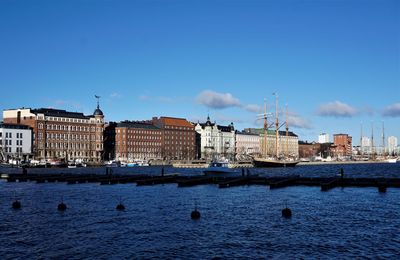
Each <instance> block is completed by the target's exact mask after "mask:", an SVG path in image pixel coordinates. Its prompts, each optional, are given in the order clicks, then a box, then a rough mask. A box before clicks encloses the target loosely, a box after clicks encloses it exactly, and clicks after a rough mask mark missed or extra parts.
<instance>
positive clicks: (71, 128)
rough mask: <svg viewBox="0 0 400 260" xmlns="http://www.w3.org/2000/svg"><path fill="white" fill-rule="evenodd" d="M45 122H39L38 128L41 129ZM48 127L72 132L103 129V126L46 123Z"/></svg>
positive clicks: (48, 128)
mask: <svg viewBox="0 0 400 260" xmlns="http://www.w3.org/2000/svg"><path fill="white" fill-rule="evenodd" d="M43 127H44V124H42V123H39V124H38V128H39V129H43ZM46 129H47V130H59V131H72V132H75V131H76V132H89V131H91V132H94V131H96V130H97V131H98V132H100V131H102V128H101V127H97V128H96V127H94V126H92V127H89V126H74V125H72V126H71V125H51V124H50V125H46Z"/></svg>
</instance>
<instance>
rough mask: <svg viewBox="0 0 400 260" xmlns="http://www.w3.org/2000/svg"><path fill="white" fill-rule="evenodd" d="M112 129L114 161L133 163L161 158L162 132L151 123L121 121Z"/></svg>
mask: <svg viewBox="0 0 400 260" xmlns="http://www.w3.org/2000/svg"><path fill="white" fill-rule="evenodd" d="M114 127H115V159H116V160H118V161H124V162H134V161H135V160H152V159H160V158H162V130H161V129H160V128H159V127H157V126H155V125H153V124H152V123H151V122H133V121H123V122H121V123H118V124H116V125H114ZM108 131H109V130H108ZM110 132H112V131H110Z"/></svg>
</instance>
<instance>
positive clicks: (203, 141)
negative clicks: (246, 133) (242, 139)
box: [195, 116, 235, 159]
mask: <svg viewBox="0 0 400 260" xmlns="http://www.w3.org/2000/svg"><path fill="white" fill-rule="evenodd" d="M195 131H196V132H197V133H198V134H199V135H200V150H201V157H202V158H205V159H211V158H222V157H224V158H227V159H233V157H234V154H235V129H234V127H233V123H231V124H230V125H228V126H221V125H217V124H216V123H215V122H214V123H211V121H210V117H209V116H208V117H207V122H205V123H197V124H196V126H195Z"/></svg>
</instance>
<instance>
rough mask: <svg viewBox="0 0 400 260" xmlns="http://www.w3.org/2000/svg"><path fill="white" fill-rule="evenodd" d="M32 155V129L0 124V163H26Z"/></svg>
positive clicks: (23, 126)
mask: <svg viewBox="0 0 400 260" xmlns="http://www.w3.org/2000/svg"><path fill="white" fill-rule="evenodd" d="M31 155H32V128H30V127H29V126H25V125H17V124H3V123H0V161H8V160H10V159H12V160H17V161H27V160H28V158H29V157H30V156H31Z"/></svg>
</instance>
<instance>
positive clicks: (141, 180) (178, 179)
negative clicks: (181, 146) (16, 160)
mask: <svg viewBox="0 0 400 260" xmlns="http://www.w3.org/2000/svg"><path fill="white" fill-rule="evenodd" d="M2 178H3V179H5V180H6V181H8V182H28V181H29V182H36V183H38V184H40V183H67V184H70V185H72V184H80V183H99V184H101V185H112V184H124V183H136V185H137V186H149V185H158V184H171V183H172V184H177V186H178V187H193V186H197V185H218V187H219V188H230V187H236V186H244V185H263V186H269V188H270V189H278V188H285V187H291V186H314V187H320V189H321V191H329V190H331V189H334V188H337V187H375V188H378V189H379V191H380V192H385V191H386V189H387V188H400V178H342V177H330V178H327V177H300V176H290V177H259V176H236V177H233V176H232V177H209V176H203V175H194V176H180V175H178V174H172V175H164V176H151V175H143V174H132V175H104V174H102V175H100V174H9V175H3V176H2Z"/></svg>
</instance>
